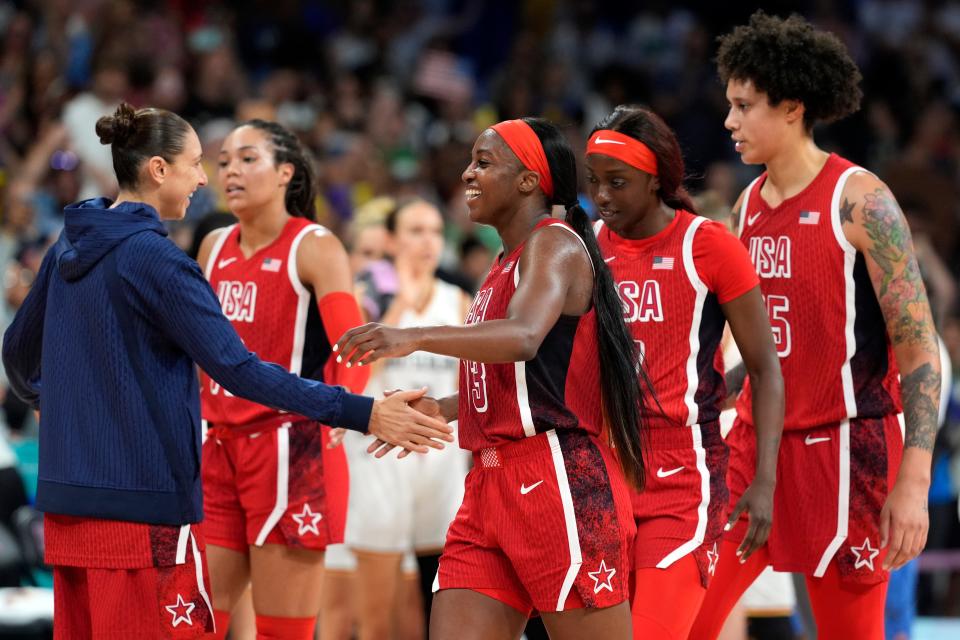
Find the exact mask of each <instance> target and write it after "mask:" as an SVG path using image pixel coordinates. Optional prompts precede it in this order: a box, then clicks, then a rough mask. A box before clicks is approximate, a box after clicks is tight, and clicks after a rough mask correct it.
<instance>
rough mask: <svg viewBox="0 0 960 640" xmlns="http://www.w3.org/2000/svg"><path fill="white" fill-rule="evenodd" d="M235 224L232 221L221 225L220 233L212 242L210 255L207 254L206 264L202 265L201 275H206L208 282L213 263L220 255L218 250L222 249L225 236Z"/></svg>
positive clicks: (227, 235)
mask: <svg viewBox="0 0 960 640" xmlns="http://www.w3.org/2000/svg"><path fill="white" fill-rule="evenodd" d="M236 226H237V224H236V223H234V224H231V225H230V226H228V227H223V228H222V229H221V230H220V235H219V236H217V241H216V242H214V243H213V249H211V250H210V255H209V256H207V264H205V265H203V275H204V276H206V278H207V281H208V282H209V280H210V276H212V275H213V265H214V264H216V262H217V258H218V257H220V251H221V250H222V249H223V245H224V244H226V242H227V238H229V237H230V234H231V233H233V230H234V229H235V228H236Z"/></svg>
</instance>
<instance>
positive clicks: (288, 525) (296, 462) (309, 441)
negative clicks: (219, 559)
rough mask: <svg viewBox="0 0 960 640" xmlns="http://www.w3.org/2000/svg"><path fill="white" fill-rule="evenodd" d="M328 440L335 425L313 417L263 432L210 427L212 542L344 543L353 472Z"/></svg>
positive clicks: (206, 484) (206, 459) (207, 499)
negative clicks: (317, 421) (319, 421)
mask: <svg viewBox="0 0 960 640" xmlns="http://www.w3.org/2000/svg"><path fill="white" fill-rule="evenodd" d="M329 438H330V428H329V427H326V426H322V425H320V424H319V423H316V422H313V421H309V420H301V421H299V422H292V423H284V424H283V425H282V426H280V427H279V428H276V429H270V430H268V431H262V432H258V433H249V432H241V431H229V430H226V429H217V428H211V429H210V430H209V431H208V437H207V440H206V442H204V444H203V465H202V473H203V499H204V511H205V512H206V520H205V521H204V532H205V533H206V536H207V540H208V542H209V543H210V544H215V545H218V546H221V547H226V548H228V549H234V550H236V551H240V552H243V553H246V552H247V549H248V548H249V546H250V545H256V546H261V545H263V544H280V545H285V546H290V547H300V548H303V549H311V550H315V551H323V550H324V549H326V548H327V545H330V544H335V543H338V542H343V528H344V525H345V523H346V517H347V497H348V491H349V487H350V476H349V472H348V470H347V459H346V455H345V454H344V451H343V447H342V446H340V447H336V448H334V449H328V448H327V443H328V442H329Z"/></svg>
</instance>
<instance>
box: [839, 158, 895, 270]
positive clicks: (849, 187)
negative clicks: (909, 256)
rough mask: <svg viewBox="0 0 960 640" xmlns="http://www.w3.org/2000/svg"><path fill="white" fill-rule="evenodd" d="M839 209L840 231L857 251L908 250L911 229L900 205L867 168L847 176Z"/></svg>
mask: <svg viewBox="0 0 960 640" xmlns="http://www.w3.org/2000/svg"><path fill="white" fill-rule="evenodd" d="M838 209H839V212H838V213H839V216H840V223H841V225H842V227H843V233H844V235H845V236H846V238H847V240H849V241H850V243H851V244H852V245H853V246H854V247H856V248H857V249H858V250H859V251H861V252H867V251H869V252H871V253H874V252H875V250H876V249H878V248H879V249H880V251H881V253H883V252H886V250H887V249H888V248H891V247H896V248H898V249H899V251H905V250H906V249H907V247H908V245H909V243H910V230H909V228H908V227H907V221H906V219H905V218H904V216H903V212H902V211H901V210H900V205H899V204H897V200H896V198H895V197H894V196H893V193H892V192H891V191H890V188H889V187H887V185H886V184H884V182H883V181H882V180H880V179H879V178H878V177H876V176H875V175H873V174H872V173H870V172H869V171H866V170H864V171H857V172H855V173H853V174H852V175H851V176H850V177H849V178H848V179H847V182H846V184H844V186H843V192H842V193H841V194H840V201H839V203H838ZM878 255H879V254H876V253H874V256H878ZM891 257H892V256H891ZM880 259H881V260H882V259H883V258H882V256H880Z"/></svg>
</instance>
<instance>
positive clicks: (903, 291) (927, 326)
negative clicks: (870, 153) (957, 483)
mask: <svg viewBox="0 0 960 640" xmlns="http://www.w3.org/2000/svg"><path fill="white" fill-rule="evenodd" d="M847 204H848V203H847V202H844V205H847ZM843 209H844V207H841V219H842V218H843V215H844V214H843ZM863 226H864V229H865V231H866V233H867V236H868V237H869V238H870V241H871V246H870V248H869V249H868V253H869V255H870V257H871V258H872V259H873V261H874V262H875V263H876V265H877V267H878V270H875V271H874V272H873V273H871V277H872V278H873V281H874V288H875V289H876V291H877V299H878V301H879V302H880V307H881V308H882V309H883V315H884V317H885V318H886V319H887V320H886V324H887V331H888V332H889V334H890V340H891V341H892V342H893V345H894V347H895V348H897V347H907V348H912V349H919V350H920V351H922V352H923V353H924V355H925V356H926V358H927V362H926V363H923V364H921V365H919V366H918V367H917V368H915V369H914V370H913V371H910V372H905V371H901V386H902V393H903V413H904V421H905V423H906V440H905V442H904V445H905V446H907V447H911V446H912V447H919V448H921V449H924V450H927V451H932V450H933V442H934V439H935V437H936V434H937V418H938V411H937V407H938V405H939V402H940V371H939V363H940V352H939V348H938V346H937V338H936V334H935V331H934V326H933V317H932V315H931V313H930V303H929V302H928V300H927V292H926V290H925V289H924V286H923V281H922V280H921V277H920V268H919V266H918V265H917V258H916V256H915V255H914V253H913V247H912V245H911V242H910V229H909V227H908V226H907V222H906V220H905V219H904V217H903V213H901V211H900V208H899V207H898V206H897V203H896V201H895V200H894V199H893V197H892V196H891V195H890V193H889V192H888V191H887V190H886V189H882V188H878V189H876V190H875V191H874V192H873V193H868V194H866V195H865V196H864V203H863Z"/></svg>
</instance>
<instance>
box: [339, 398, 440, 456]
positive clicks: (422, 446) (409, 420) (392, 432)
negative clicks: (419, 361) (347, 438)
mask: <svg viewBox="0 0 960 640" xmlns="http://www.w3.org/2000/svg"><path fill="white" fill-rule="evenodd" d="M426 394H427V389H426V387H424V388H422V389H416V390H413V391H400V390H393V391H387V392H385V393H384V398H383V399H382V400H374V402H373V411H372V413H371V414H370V424H369V427H368V433H369V434H370V435H372V436H374V438H375V440H374V441H373V443H371V444H370V446H369V447H368V448H367V452H368V453H371V454H374V455H375V456H376V457H378V458H382V457H383V456H385V455H386V454H387V453H389V452H390V451H392V450H393V449H394V448H396V447H400V448H401V449H402V451H400V454H399V455H398V456H397V457H398V458H405V457H406V456H408V455H410V453H412V452H416V453H427V452H428V451H429V450H430V448H433V449H443V447H444V444H443V443H444V442H453V427H451V426H450V425H448V424H447V421H446V420H445V419H444V417H443V416H442V415H441V411H440V402H439V401H437V400H436V399H434V398H431V397H429V396H427V395H426ZM450 399H451V400H454V401H455V400H456V397H455V396H454V397H452V398H450ZM343 434H344V430H343V429H333V430H332V431H331V433H330V444H329V445H328V446H330V447H336V446H337V445H339V444H340V442H341V441H342V440H343Z"/></svg>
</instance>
